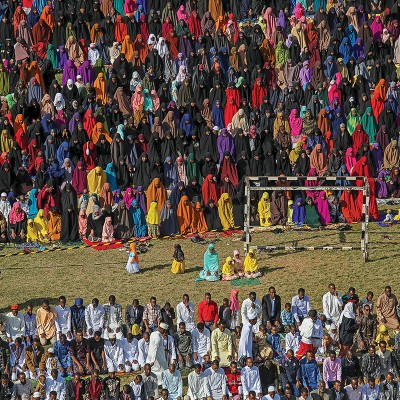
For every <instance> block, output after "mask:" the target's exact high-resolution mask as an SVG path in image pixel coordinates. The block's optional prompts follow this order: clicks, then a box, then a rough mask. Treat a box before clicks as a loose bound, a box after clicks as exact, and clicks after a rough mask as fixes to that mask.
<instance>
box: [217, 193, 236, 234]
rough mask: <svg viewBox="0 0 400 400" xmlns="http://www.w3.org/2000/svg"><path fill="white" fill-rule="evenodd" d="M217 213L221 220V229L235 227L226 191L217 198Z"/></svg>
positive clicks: (230, 203) (230, 202)
mask: <svg viewBox="0 0 400 400" xmlns="http://www.w3.org/2000/svg"><path fill="white" fill-rule="evenodd" d="M218 215H219V219H220V220H221V224H222V229H225V230H226V229H233V228H234V227H235V222H234V220H233V207H232V200H231V198H230V197H229V195H228V193H222V195H221V197H220V198H219V200H218Z"/></svg>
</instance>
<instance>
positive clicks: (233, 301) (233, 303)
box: [230, 289, 240, 311]
mask: <svg viewBox="0 0 400 400" xmlns="http://www.w3.org/2000/svg"><path fill="white" fill-rule="evenodd" d="M238 293H239V290H237V289H232V290H231V297H230V309H231V310H232V311H238V310H240V304H239V299H238V298H237V294H238Z"/></svg>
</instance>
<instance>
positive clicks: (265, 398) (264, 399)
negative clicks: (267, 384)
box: [261, 393, 281, 400]
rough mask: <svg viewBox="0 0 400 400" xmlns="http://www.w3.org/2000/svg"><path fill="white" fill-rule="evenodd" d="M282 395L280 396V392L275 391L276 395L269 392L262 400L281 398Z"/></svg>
mask: <svg viewBox="0 0 400 400" xmlns="http://www.w3.org/2000/svg"><path fill="white" fill-rule="evenodd" d="M280 399H281V396H279V394H278V393H275V396H274V397H271V396H270V395H269V394H267V395H266V396H263V397H262V399H261V400H280Z"/></svg>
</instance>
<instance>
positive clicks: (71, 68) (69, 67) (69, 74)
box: [62, 60, 76, 86]
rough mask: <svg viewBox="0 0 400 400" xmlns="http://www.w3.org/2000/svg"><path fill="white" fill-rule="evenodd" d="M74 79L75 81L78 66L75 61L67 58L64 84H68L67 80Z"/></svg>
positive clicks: (63, 78)
mask: <svg viewBox="0 0 400 400" xmlns="http://www.w3.org/2000/svg"><path fill="white" fill-rule="evenodd" d="M68 79H72V81H73V82H75V81H76V67H75V64H74V62H73V61H71V60H67V62H66V63H65V68H64V72H63V76H62V85H63V86H65V85H66V84H67V80H68Z"/></svg>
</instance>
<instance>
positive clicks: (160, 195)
mask: <svg viewBox="0 0 400 400" xmlns="http://www.w3.org/2000/svg"><path fill="white" fill-rule="evenodd" d="M146 196H147V209H148V210H150V203H151V202H152V201H156V202H157V207H158V212H161V211H162V209H163V207H164V204H165V202H166V200H167V191H166V189H165V186H164V185H163V184H162V182H161V180H160V178H154V179H153V181H152V182H151V183H150V185H149V188H148V189H147V193H146Z"/></svg>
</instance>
